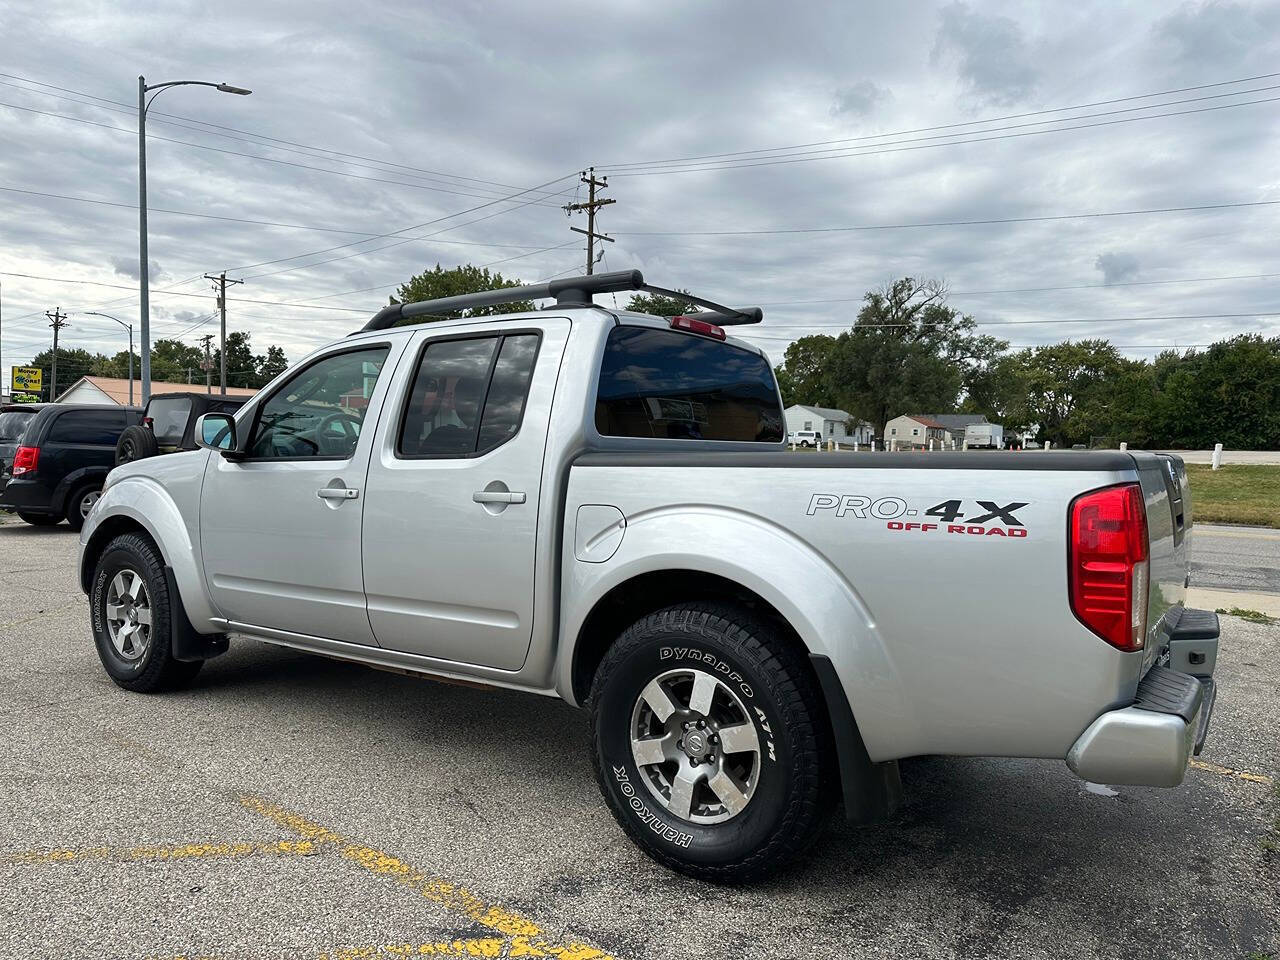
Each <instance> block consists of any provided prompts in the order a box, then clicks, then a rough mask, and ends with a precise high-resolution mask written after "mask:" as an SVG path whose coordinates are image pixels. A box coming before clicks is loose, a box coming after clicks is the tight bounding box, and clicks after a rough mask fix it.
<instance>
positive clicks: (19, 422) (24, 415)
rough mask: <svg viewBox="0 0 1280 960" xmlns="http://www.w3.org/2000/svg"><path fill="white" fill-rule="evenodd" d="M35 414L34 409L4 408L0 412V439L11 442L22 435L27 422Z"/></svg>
mask: <svg viewBox="0 0 1280 960" xmlns="http://www.w3.org/2000/svg"><path fill="white" fill-rule="evenodd" d="M33 416H35V411H34V410H6V411H5V412H4V413H0V441H5V442H9V443H13V442H15V441H17V440H19V439H21V437H22V432H23V431H24V430H26V429H27V424H28V423H30V422H31V418H32V417H33Z"/></svg>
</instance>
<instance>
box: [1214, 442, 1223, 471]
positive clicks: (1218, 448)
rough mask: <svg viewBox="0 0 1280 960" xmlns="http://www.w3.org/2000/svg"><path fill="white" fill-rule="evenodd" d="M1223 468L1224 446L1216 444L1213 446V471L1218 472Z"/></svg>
mask: <svg viewBox="0 0 1280 960" xmlns="http://www.w3.org/2000/svg"><path fill="white" fill-rule="evenodd" d="M1221 466H1222V444H1220V443H1215V444H1214V445H1213V469H1214V470H1217V469H1218V468H1219V467H1221Z"/></svg>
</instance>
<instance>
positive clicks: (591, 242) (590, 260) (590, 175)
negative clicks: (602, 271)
mask: <svg viewBox="0 0 1280 960" xmlns="http://www.w3.org/2000/svg"><path fill="white" fill-rule="evenodd" d="M582 182H583V183H585V184H586V185H587V190H588V194H587V202H586V203H570V204H566V205H565V208H564V209H565V212H566V213H568V214H574V213H577V212H580V211H582V210H585V211H587V229H585V230H583V229H582V228H581V227H570V228H569V229H570V230H572V231H573V232H574V233H585V234H586V235H587V273H588V274H591V273H594V272H595V265H596V257H595V253H596V238H597V237H599V238H600V239H601V240H607V241H609V242H610V243H613V237H606V236H605V235H604V234H603V233H596V210H598V209H599V208H600V207H607V206H608V205H609V204H611V203H617V202H618V201H617V200H598V199H596V190H600V189H604V188H606V187H608V186H609V178H608V177H601V178H600V179H599V180H597V179H596V168H595V167H591V168H589V169H587V170H584V171H582ZM600 255H601V256H604V250H603V249H601V251H600Z"/></svg>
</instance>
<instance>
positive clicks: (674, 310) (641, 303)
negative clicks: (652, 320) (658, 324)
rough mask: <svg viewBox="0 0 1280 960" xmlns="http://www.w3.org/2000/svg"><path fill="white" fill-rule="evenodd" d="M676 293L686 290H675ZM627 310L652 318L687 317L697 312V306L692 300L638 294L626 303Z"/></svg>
mask: <svg viewBox="0 0 1280 960" xmlns="http://www.w3.org/2000/svg"><path fill="white" fill-rule="evenodd" d="M676 292H677V293H688V292H689V291H688V290H677V291H676ZM627 309H628V310H630V311H631V312H632V313H647V314H649V315H650V316H653V317H687V316H688V315H689V314H691V313H697V312H698V309H699V307H698V305H697V304H696V303H694V302H693V301H692V300H684V299H681V298H680V297H668V296H666V295H665V294H661V293H638V294H636V295H635V296H633V297H632V298H631V299H630V300H629V301H628V302H627Z"/></svg>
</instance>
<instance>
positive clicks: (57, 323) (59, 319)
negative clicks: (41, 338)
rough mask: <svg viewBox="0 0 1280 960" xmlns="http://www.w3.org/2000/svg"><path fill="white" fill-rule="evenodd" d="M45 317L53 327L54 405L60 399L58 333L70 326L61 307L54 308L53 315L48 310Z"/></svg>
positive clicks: (51, 389) (51, 387) (51, 385)
mask: <svg viewBox="0 0 1280 960" xmlns="http://www.w3.org/2000/svg"><path fill="white" fill-rule="evenodd" d="M45 316H46V317H48V318H49V326H51V327H53V376H51V377H50V378H49V402H50V403H53V402H54V401H55V400H57V399H58V331H59V330H61V329H62V328H63V327H69V326H70V324H69V323H67V315H66V314H65V313H63V312H62V308H61V307H54V308H53V313H49V312H48V311H47V310H46V311H45Z"/></svg>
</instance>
